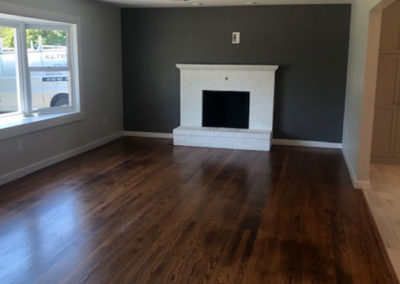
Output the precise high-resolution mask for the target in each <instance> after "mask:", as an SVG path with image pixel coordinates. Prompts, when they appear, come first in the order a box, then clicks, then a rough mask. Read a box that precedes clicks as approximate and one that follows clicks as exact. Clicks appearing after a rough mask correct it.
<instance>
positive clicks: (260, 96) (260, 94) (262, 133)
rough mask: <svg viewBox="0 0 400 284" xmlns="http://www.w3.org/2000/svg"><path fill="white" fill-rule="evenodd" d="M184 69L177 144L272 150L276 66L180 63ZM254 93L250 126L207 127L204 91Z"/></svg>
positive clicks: (251, 102)
mask: <svg viewBox="0 0 400 284" xmlns="http://www.w3.org/2000/svg"><path fill="white" fill-rule="evenodd" d="M177 67H178V68H179V69H180V72H181V110H180V111H181V124H180V126H179V127H178V128H176V129H174V145H180V146H197V147H213V148H229V149H242V150H258V151H269V150H270V147H271V138H272V137H271V136H272V125H273V112H274V109H273V108H274V90H275V72H276V70H277V69H278V66H275V65H193V64H178V65H177ZM205 90H208V91H210V90H212V91H240V92H249V93H250V102H249V118H248V125H249V127H248V129H243V128H220V127H203V91H205Z"/></svg>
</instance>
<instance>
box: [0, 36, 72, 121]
mask: <svg viewBox="0 0 400 284" xmlns="http://www.w3.org/2000/svg"><path fill="white" fill-rule="evenodd" d="M28 62H29V66H30V67H65V66H66V63H67V50H66V47H63V46H45V45H41V44H39V46H38V47H37V48H34V47H33V44H31V47H30V48H29V49H28ZM16 66H17V62H16V55H15V50H14V48H3V47H2V44H1V40H0V114H2V113H8V112H14V111H17V110H18V99H17V76H16V74H17V72H16V70H17V67H16ZM30 76H31V78H30V79H31V81H30V82H31V90H32V107H33V108H34V109H41V108H47V107H56V106H64V105H69V94H68V93H69V74H68V72H65V71H61V72H60V71H52V72H31V73H30Z"/></svg>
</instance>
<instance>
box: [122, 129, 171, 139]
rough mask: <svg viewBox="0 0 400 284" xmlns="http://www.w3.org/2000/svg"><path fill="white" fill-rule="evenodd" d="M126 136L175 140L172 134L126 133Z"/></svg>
mask: <svg viewBox="0 0 400 284" xmlns="http://www.w3.org/2000/svg"><path fill="white" fill-rule="evenodd" d="M124 136H132V137H148V138H163V139H173V138H174V135H173V134H172V133H160V132H143V131H124Z"/></svg>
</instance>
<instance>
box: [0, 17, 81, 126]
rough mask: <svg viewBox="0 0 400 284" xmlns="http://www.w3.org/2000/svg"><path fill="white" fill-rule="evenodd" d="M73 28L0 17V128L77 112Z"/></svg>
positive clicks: (74, 31) (19, 18)
mask: <svg viewBox="0 0 400 284" xmlns="http://www.w3.org/2000/svg"><path fill="white" fill-rule="evenodd" d="M77 86H78V70H77V54H76V25H74V24H66V23H58V22H49V21H44V20H38V19H30V18H21V17H15V16H8V15H2V14H0V123H1V120H2V118H4V117H10V116H13V115H19V116H23V117H36V116H42V115H47V116H48V115H50V114H64V113H65V114H68V113H77V112H79V111H80V104H79V92H78V87H77Z"/></svg>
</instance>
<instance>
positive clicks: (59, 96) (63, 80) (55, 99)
mask: <svg viewBox="0 0 400 284" xmlns="http://www.w3.org/2000/svg"><path fill="white" fill-rule="evenodd" d="M30 74H31V88H32V108H33V109H36V110H37V109H41V108H49V107H64V106H70V105H71V98H70V84H69V82H70V74H69V72H68V71H57V72H30Z"/></svg>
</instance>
